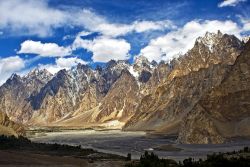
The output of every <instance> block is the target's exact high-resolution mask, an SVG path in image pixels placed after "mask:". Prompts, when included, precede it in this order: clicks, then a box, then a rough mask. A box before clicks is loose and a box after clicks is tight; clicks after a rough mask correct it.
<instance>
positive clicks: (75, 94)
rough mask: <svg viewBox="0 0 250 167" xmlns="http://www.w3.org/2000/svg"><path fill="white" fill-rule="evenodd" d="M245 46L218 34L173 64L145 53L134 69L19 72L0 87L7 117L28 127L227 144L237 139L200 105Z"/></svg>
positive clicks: (118, 64) (110, 66)
mask: <svg viewBox="0 0 250 167" xmlns="http://www.w3.org/2000/svg"><path fill="white" fill-rule="evenodd" d="M244 45H245V43H244V42H242V41H240V40H239V39H237V38H236V37H235V36H232V35H227V34H222V33H221V32H220V31H218V33H206V34H205V36H204V37H199V38H198V39H197V40H196V42H195V45H194V47H193V48H192V49H190V50H189V51H188V52H187V53H186V54H185V55H182V56H180V57H179V58H176V59H174V60H172V61H171V62H170V63H166V62H160V63H158V64H157V63H156V62H154V61H153V62H149V61H148V60H147V59H146V58H145V57H143V56H138V57H136V58H135V61H134V63H133V64H129V63H128V62H127V61H114V60H111V61H110V62H108V63H107V64H106V66H103V67H101V66H98V67H96V69H93V68H91V67H89V66H87V65H81V64H79V65H78V66H77V67H75V68H72V69H70V70H61V71H59V72H58V73H56V74H55V75H52V74H50V73H48V72H47V71H46V70H37V69H36V70H33V71H32V72H30V73H29V74H28V75H26V76H24V77H20V76H18V75H16V74H14V75H12V76H11V77H10V78H9V79H8V80H7V81H6V83H5V84H4V85H2V86H1V87H0V106H1V107H0V108H1V109H0V112H2V113H6V114H7V115H8V116H9V117H10V119H11V120H13V121H16V122H19V123H23V124H26V125H28V126H74V127H75V126H79V127H84V126H86V125H94V126H108V127H119V128H123V129H124V130H152V131H154V132H155V133H164V134H177V135H178V136H179V138H178V141H179V142H183V143H220V142H224V141H225V138H227V137H232V136H233V135H232V136H229V135H227V136H225V135H223V134H222V132H218V131H217V129H218V128H219V125H217V124H216V123H215V122H213V120H211V119H212V118H214V116H213V115H214V114H217V115H218V112H207V111H206V112H204V111H203V109H201V107H200V106H204V104H203V103H202V99H204V98H208V99H209V97H207V95H208V94H209V92H211V91H213V90H214V89H215V88H217V87H220V85H222V84H223V82H224V81H225V79H226V78H227V77H228V75H230V71H231V66H235V64H236V63H237V61H236V60H237V58H238V56H239V55H240V54H241V52H242V51H243V52H244V50H246V49H248V48H247V47H244ZM241 57H242V56H241ZM235 61H236V63H235ZM245 66H246V67H245ZM248 67H249V65H248V64H246V65H243V66H242V67H241V68H245V69H247V70H248ZM237 75H239V76H241V74H237ZM231 82H233V81H230V83H231ZM247 83H249V82H248V80H247V81H246V83H245V84H247ZM239 84H240V83H239ZM246 97H247V96H243V97H242V98H244V99H243V100H246V103H248V100H247V99H245V98H246ZM13 104H15V105H13ZM224 107H226V106H224ZM209 109H210V108H209ZM211 110H213V108H211ZM248 111H249V110H248ZM248 111H245V112H246V113H248ZM231 112H233V111H231ZM242 114H243V112H242ZM207 115H209V116H207ZM210 115H211V118H210ZM243 115H244V114H243ZM245 121H246V120H245ZM217 122H218V121H217ZM243 122H244V121H243ZM196 123H197V125H200V128H198V129H197V125H196ZM199 123H200V124H199ZM213 124H216V125H213ZM218 124H220V125H221V126H222V123H221V122H219V123H218ZM223 126H225V124H223ZM187 127H188V128H189V129H191V131H190V130H188V129H187ZM202 128H204V129H207V132H206V135H207V138H205V137H204V134H202V133H203V131H204V130H202ZM192 129H193V130H192ZM190 136H194V137H190ZM204 138H205V139H204Z"/></svg>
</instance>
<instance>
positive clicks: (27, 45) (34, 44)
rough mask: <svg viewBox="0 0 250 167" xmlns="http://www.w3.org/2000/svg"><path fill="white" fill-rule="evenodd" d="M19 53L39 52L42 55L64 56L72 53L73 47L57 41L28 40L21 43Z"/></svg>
mask: <svg viewBox="0 0 250 167" xmlns="http://www.w3.org/2000/svg"><path fill="white" fill-rule="evenodd" d="M18 53H29V54H37V55H39V56H42V57H63V56H67V55H70V54H71V49H70V48H67V47H62V46H58V45H57V44H55V43H42V42H40V41H32V40H26V41H24V42H23V43H22V44H21V49H20V50H19V51H18Z"/></svg>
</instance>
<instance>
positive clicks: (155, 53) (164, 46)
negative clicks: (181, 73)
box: [140, 20, 241, 62]
mask: <svg viewBox="0 0 250 167" xmlns="http://www.w3.org/2000/svg"><path fill="white" fill-rule="evenodd" d="M218 30H220V31H221V32H222V33H227V34H234V35H236V36H237V37H240V32H241V28H240V27H239V26H238V25H237V24H236V23H235V22H232V21H229V20H226V21H218V20H206V21H199V20H194V21H190V22H188V23H186V24H185V25H184V26H183V27H181V28H179V29H178V30H176V31H171V32H169V33H167V34H166V35H163V36H161V37H158V38H156V39H152V40H151V41H150V43H149V45H148V46H146V47H145V48H143V49H141V51H140V55H143V56H145V57H147V58H148V59H149V60H150V61H152V60H155V61H157V62H159V61H161V60H171V59H172V58H173V57H176V56H178V55H180V54H184V53H186V52H187V51H188V50H189V49H191V48H192V47H193V45H194V43H195V40H196V38H198V37H199V36H204V35H205V33H206V32H217V31H218Z"/></svg>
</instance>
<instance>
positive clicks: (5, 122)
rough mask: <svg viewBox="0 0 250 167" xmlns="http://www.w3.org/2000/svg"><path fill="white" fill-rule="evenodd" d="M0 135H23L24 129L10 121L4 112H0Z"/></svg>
mask: <svg viewBox="0 0 250 167" xmlns="http://www.w3.org/2000/svg"><path fill="white" fill-rule="evenodd" d="M0 135H7V136H12V135H14V136H20V135H25V130H24V128H23V126H22V125H20V124H17V123H15V122H13V121H11V120H10V119H9V117H8V116H7V115H6V114H5V113H3V112H0Z"/></svg>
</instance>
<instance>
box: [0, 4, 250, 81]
mask: <svg viewBox="0 0 250 167" xmlns="http://www.w3.org/2000/svg"><path fill="white" fill-rule="evenodd" d="M249 16H250V2H249V1H247V0H227V1H222V0H202V1H201V0H175V1H172V0H153V1H151V0H137V1H135V0H71V1H69V0H39V1H38V0H0V77H1V78H0V84H2V83H3V82H4V81H5V80H6V79H7V78H8V77H9V76H10V75H11V74H12V73H14V72H16V73H18V74H21V75H24V74H26V73H27V72H28V71H29V70H31V69H33V68H36V67H38V68H46V69H48V70H49V71H50V72H52V73H55V72H57V71H58V70H60V69H62V68H66V69H69V68H71V67H73V66H75V65H76V64H78V63H83V64H89V65H91V66H95V65H96V64H100V63H105V62H107V61H109V60H111V59H115V60H120V59H123V60H124V59H128V60H130V62H133V59H134V57H135V56H145V57H147V58H148V59H149V60H150V61H152V60H155V61H157V62H159V61H162V60H164V61H169V60H171V59H172V58H173V57H176V56H178V55H180V54H184V53H185V52H186V51H187V50H188V49H190V48H191V47H192V46H193V44H194V42H195V39H196V38H197V37H198V36H202V35H204V34H205V32H206V31H210V32H217V30H221V31H222V32H223V33H228V34H234V35H236V36H237V37H238V38H242V37H244V36H248V35H249V31H250V17H249Z"/></svg>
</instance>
